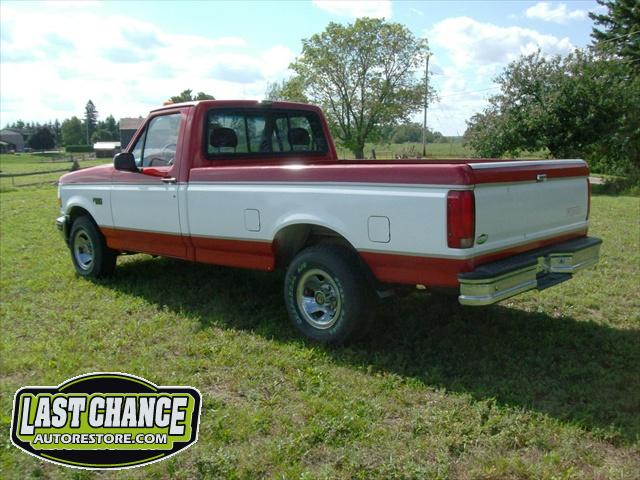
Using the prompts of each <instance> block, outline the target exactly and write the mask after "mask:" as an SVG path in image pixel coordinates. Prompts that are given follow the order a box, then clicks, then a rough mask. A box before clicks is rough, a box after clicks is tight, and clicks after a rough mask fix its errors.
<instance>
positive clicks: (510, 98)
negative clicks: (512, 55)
mask: <svg viewBox="0 0 640 480" xmlns="http://www.w3.org/2000/svg"><path fill="white" fill-rule="evenodd" d="M496 82H497V83H498V84H499V85H500V87H501V92H500V93H499V94H497V95H494V96H493V97H491V98H490V99H489V106H488V107H487V108H486V109H485V110H484V111H483V112H482V113H479V114H477V115H474V116H473V117H472V118H471V120H470V121H469V122H468V127H469V128H468V129H467V132H466V133H465V138H466V140H467V142H468V143H469V144H470V145H471V147H472V148H473V149H474V150H475V152H476V153H477V154H479V155H481V156H489V157H499V156H502V155H504V154H510V155H517V154H518V153H519V152H520V151H523V150H528V151H538V150H541V149H547V150H548V151H549V152H550V154H551V156H553V157H555V158H563V157H564V158H576V157H582V158H585V159H587V160H588V161H589V162H590V164H591V166H592V168H593V169H594V170H596V171H601V172H603V173H611V174H622V175H636V174H637V173H638V172H640V116H639V115H638V114H637V112H638V111H640V76H638V75H634V73H633V71H632V67H630V66H629V65H628V64H626V63H623V62H619V61H616V60H615V59H613V60H612V59H610V58H603V57H602V56H599V55H597V54H594V53H585V52H581V51H576V52H574V53H573V54H570V55H568V56H566V57H564V58H562V57H559V56H557V57H553V58H551V59H545V58H544V57H543V56H542V55H541V54H540V52H537V53H535V54H532V55H528V56H524V57H521V58H520V59H519V60H517V61H515V62H513V63H511V64H510V65H509V66H508V67H507V68H506V69H505V71H504V72H503V73H502V74H501V75H500V76H499V77H498V78H497V79H496Z"/></svg>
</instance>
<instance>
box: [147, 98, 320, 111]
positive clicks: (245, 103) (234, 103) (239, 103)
mask: <svg viewBox="0 0 640 480" xmlns="http://www.w3.org/2000/svg"><path fill="white" fill-rule="evenodd" d="M199 104H203V105H211V106H212V107H227V108H233V107H261V106H263V107H266V106H268V107H275V108H298V109H301V108H302V109H305V110H317V109H318V107H316V106H315V105H310V104H308V103H296V102H281V101H271V100H196V101H193V102H181V103H170V104H168V105H163V106H161V107H158V108H154V109H153V110H151V112H158V111H162V110H168V109H171V108H175V107H183V106H190V107H195V106H196V105H199Z"/></svg>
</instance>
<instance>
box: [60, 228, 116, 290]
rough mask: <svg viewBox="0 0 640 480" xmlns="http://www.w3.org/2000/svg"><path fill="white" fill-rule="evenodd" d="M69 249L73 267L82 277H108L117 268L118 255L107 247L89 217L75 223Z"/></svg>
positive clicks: (70, 236)
mask: <svg viewBox="0 0 640 480" xmlns="http://www.w3.org/2000/svg"><path fill="white" fill-rule="evenodd" d="M69 249H70V250H71V261H72V262H73V266H74V267H75V268H76V272H78V275H80V276H82V277H87V278H100V277H106V276H108V275H111V274H112V273H113V271H114V270H115V268H116V258H117V257H118V253H117V252H116V251H115V250H112V249H110V248H109V247H107V243H106V242H105V239H104V236H103V235H102V233H101V232H100V230H99V229H98V227H97V226H96V224H95V223H94V222H93V221H92V220H91V219H90V218H88V217H85V216H82V217H78V218H76V220H75V221H74V222H73V225H72V226H71V233H70V235H69Z"/></svg>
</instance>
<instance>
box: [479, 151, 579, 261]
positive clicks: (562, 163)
mask: <svg viewBox="0 0 640 480" xmlns="http://www.w3.org/2000/svg"><path fill="white" fill-rule="evenodd" d="M469 166H470V167H471V168H472V169H473V174H474V178H475V183H476V186H475V202H476V234H475V235H476V242H475V243H476V249H477V250H478V251H485V250H495V249H498V248H504V247H508V246H512V245H517V244H522V243H527V242H530V241H534V240H537V239H544V238H551V237H555V236H560V235H563V234H568V233H571V232H576V231H580V230H586V227H587V215H588V208H589V185H588V174H589V173H588V168H587V165H586V163H585V162H584V161H582V160H548V161H534V162H530V161H524V162H488V163H477V164H470V165H469ZM483 240H484V241H483Z"/></svg>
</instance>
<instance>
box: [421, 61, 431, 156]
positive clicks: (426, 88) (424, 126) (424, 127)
mask: <svg viewBox="0 0 640 480" xmlns="http://www.w3.org/2000/svg"><path fill="white" fill-rule="evenodd" d="M429 57H430V55H429V54H427V62H426V63H427V64H426V66H425V69H424V120H423V121H422V157H426V156H427V105H428V102H429Z"/></svg>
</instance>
